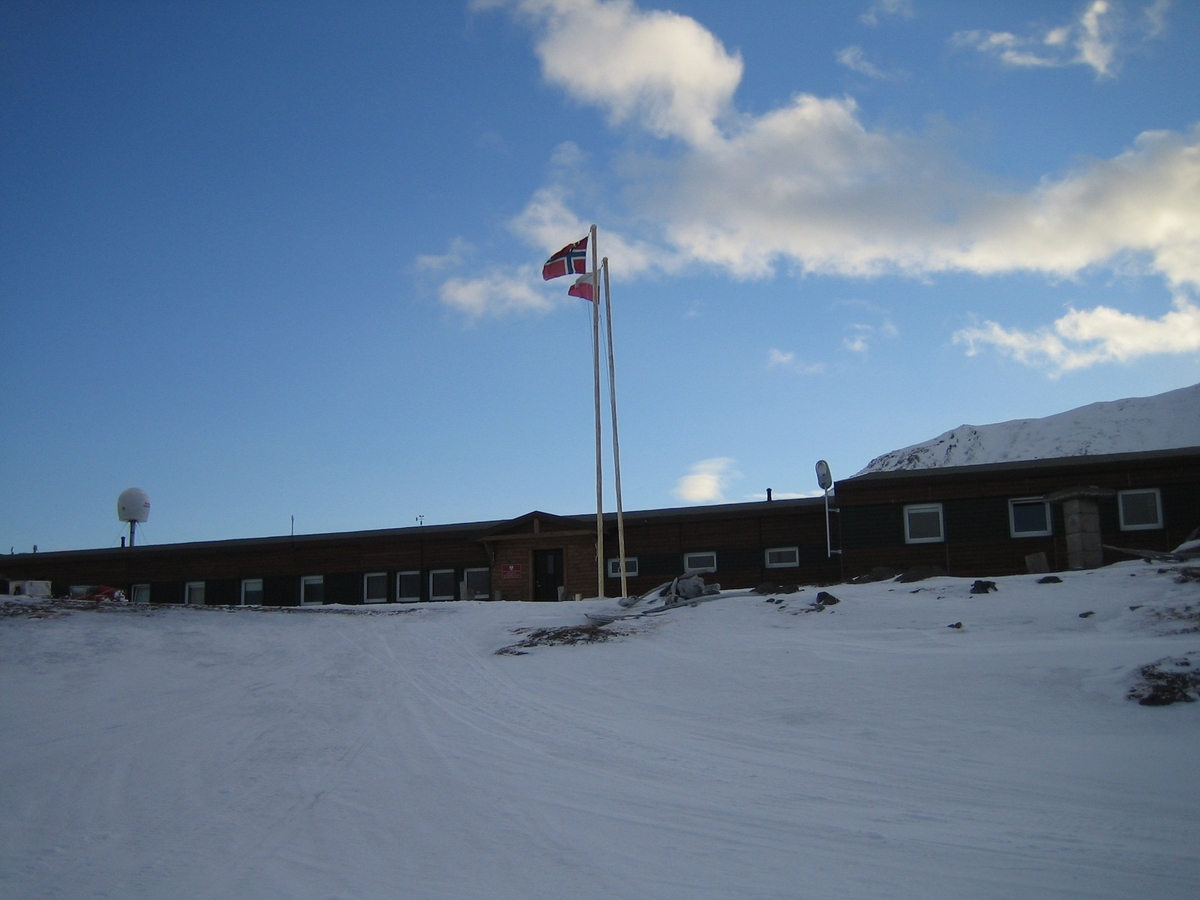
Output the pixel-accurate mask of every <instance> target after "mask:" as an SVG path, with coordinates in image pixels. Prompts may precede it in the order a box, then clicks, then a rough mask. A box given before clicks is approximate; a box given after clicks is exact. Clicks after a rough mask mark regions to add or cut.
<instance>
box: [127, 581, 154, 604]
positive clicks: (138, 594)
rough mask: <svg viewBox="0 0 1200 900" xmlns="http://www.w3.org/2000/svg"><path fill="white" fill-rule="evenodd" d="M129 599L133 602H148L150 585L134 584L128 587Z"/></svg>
mask: <svg viewBox="0 0 1200 900" xmlns="http://www.w3.org/2000/svg"><path fill="white" fill-rule="evenodd" d="M129 599H130V600H132V601H133V602H134V603H149V602H150V585H148V584H135V585H134V586H133V587H131V588H130V589H129Z"/></svg>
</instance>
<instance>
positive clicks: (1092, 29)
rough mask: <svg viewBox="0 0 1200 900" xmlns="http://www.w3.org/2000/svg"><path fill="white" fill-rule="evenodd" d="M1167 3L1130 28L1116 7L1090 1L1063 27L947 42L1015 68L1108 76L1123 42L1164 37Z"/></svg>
mask: <svg viewBox="0 0 1200 900" xmlns="http://www.w3.org/2000/svg"><path fill="white" fill-rule="evenodd" d="M1169 5H1170V4H1169V2H1168V0H1155V2H1153V3H1151V4H1150V5H1148V6H1147V7H1146V8H1145V9H1144V10H1143V14H1142V20H1141V22H1140V23H1134V24H1128V23H1126V22H1125V20H1124V18H1123V17H1122V16H1121V9H1120V7H1119V5H1118V4H1116V3H1113V2H1110V0H1092V2H1091V3H1090V4H1088V6H1087V7H1086V8H1085V9H1084V10H1083V12H1082V13H1080V15H1079V18H1078V19H1076V20H1075V21H1073V22H1071V23H1069V24H1067V25H1060V26H1057V27H1055V28H1049V29H1046V30H1044V31H1041V32H1036V33H1033V34H1028V35H1024V36H1018V35H1015V34H1013V33H1011V32H1008V31H974V30H973V31H960V32H957V33H956V34H954V35H953V36H952V37H951V39H950V42H951V44H952V45H954V46H958V47H970V48H973V49H975V50H978V51H980V52H981V53H987V54H990V55H993V56H995V57H996V58H997V59H999V60H1000V61H1001V62H1002V63H1004V64H1005V65H1009V66H1015V67H1017V68H1035V67H1042V68H1047V67H1054V68H1057V67H1061V66H1071V65H1082V66H1087V67H1089V68H1090V69H1091V70H1092V71H1093V72H1095V73H1096V77H1097V78H1105V77H1112V76H1114V75H1115V73H1116V69H1117V67H1118V65H1119V58H1120V54H1121V51H1122V50H1123V49H1124V47H1125V45H1126V44H1128V43H1129V42H1131V41H1137V40H1144V39H1146V38H1152V37H1157V36H1158V35H1159V34H1161V33H1162V31H1163V29H1164V28H1165V27H1166V12H1167V8H1168V6H1169Z"/></svg>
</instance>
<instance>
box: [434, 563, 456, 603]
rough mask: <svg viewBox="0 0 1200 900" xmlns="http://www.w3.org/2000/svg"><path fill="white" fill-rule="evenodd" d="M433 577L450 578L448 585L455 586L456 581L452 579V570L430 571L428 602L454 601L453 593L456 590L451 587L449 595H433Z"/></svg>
mask: <svg viewBox="0 0 1200 900" xmlns="http://www.w3.org/2000/svg"><path fill="white" fill-rule="evenodd" d="M435 575H449V576H450V584H451V585H456V584H457V581H456V580H455V578H454V570H453V569H430V570H429V599H430V600H455V599H457V597H456V596H455V594H454V591H455V590H456V588H455V587H453V586H452V587H451V588H450V591H451V593H449V594H435V593H434V592H433V576H435Z"/></svg>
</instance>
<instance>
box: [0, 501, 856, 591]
mask: <svg viewBox="0 0 1200 900" xmlns="http://www.w3.org/2000/svg"><path fill="white" fill-rule="evenodd" d="M595 523H596V519H595V517H594V516H556V515H552V514H549V513H544V512H531V513H528V514H527V515H524V516H521V517H519V518H516V519H511V520H503V521H493V522H474V523H467V524H461V525H429V526H421V527H414V528H396V529H384V530H378V531H363V532H351V533H343V534H323V535H300V536H296V537H271V538H252V539H246V540H230V541H211V542H203V543H189V544H166V545H157V546H156V545H150V546H139V547H132V548H111V549H105V550H80V551H63V552H56V553H27V554H19V555H11V556H8V557H6V558H5V559H4V562H3V563H0V572H3V577H5V578H8V579H13V580H34V579H38V580H45V581H51V582H52V583H53V590H54V593H55V595H56V596H63V595H65V594H67V593H68V592H69V591H70V590H71V589H72V588H75V589H80V588H82V587H83V586H89V585H108V586H111V587H117V588H120V589H122V590H124V591H125V592H126V594H127V596H129V597H130V598H131V599H133V600H135V601H138V602H153V603H191V604H204V605H239V604H245V605H265V606H299V605H316V604H328V603H343V604H359V603H384V602H402V603H408V602H412V603H415V602H420V601H431V600H460V599H505V600H559V599H569V598H574V597H577V596H583V597H592V596H595V594H596V531H595V527H596V525H595ZM605 530H606V534H605V550H606V556H607V557H608V558H607V560H606V562H607V566H606V571H607V574H608V577H607V578H606V579H605V580H606V589H605V594H606V595H608V596H618V595H619V594H620V571H619V564H618V561H617V533H616V517H615V515H613V514H609V515H608V516H606V518H605ZM835 539H836V535H835ZM625 549H626V559H627V564H626V565H627V571H628V575H629V591H630V593H631V594H638V593H642V592H644V591H646V590H649V589H650V588H652V587H654V586H655V585H658V584H661V583H662V582H664V581H669V580H670V579H672V578H673V577H675V576H677V575H680V574H703V575H704V576H705V578H706V579H708V580H709V581H710V582H711V581H716V582H719V583H720V584H722V585H723V586H725V587H753V586H755V585H757V584H760V583H762V582H764V581H773V582H776V583H780V584H816V583H829V582H835V581H837V580H839V579H840V577H841V570H840V565H839V561H838V559H837V557H836V556H833V557H829V556H827V555H826V535H825V514H824V505H823V501H822V500H820V499H817V500H812V499H799V500H777V501H765V502H758V503H735V504H722V505H718V506H703V507H686V508H680V509H657V510H643V511H640V512H629V513H626V515H625Z"/></svg>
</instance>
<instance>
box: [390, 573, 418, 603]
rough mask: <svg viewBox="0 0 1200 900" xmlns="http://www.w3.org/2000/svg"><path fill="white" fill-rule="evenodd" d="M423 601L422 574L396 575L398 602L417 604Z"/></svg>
mask: <svg viewBox="0 0 1200 900" xmlns="http://www.w3.org/2000/svg"><path fill="white" fill-rule="evenodd" d="M420 599H421V573H420V572H397V573H396V602H397V603H416V602H417V601H418V600H420Z"/></svg>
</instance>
